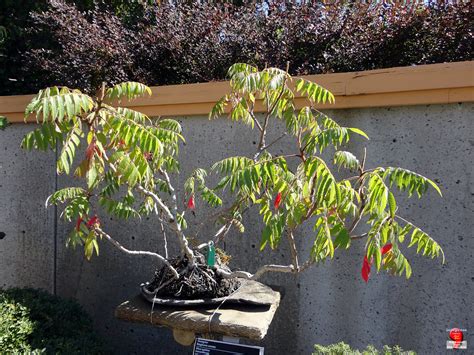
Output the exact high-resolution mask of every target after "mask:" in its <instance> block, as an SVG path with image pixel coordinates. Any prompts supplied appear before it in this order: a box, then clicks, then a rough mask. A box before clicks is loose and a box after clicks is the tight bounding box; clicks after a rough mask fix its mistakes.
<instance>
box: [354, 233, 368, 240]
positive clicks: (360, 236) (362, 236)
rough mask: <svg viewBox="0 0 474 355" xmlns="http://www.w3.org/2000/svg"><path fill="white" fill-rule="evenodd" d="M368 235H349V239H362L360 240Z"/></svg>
mask: <svg viewBox="0 0 474 355" xmlns="http://www.w3.org/2000/svg"><path fill="white" fill-rule="evenodd" d="M368 235H369V234H368V233H364V234H360V235H351V237H350V238H351V239H362V238H365V237H367V236H368Z"/></svg>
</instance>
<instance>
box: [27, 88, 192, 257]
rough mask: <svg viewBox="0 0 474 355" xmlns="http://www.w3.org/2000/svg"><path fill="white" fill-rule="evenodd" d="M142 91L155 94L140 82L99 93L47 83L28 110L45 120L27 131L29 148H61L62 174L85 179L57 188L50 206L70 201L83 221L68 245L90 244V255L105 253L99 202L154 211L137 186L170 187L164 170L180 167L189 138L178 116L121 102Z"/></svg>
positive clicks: (71, 212) (69, 213)
mask: <svg viewBox="0 0 474 355" xmlns="http://www.w3.org/2000/svg"><path fill="white" fill-rule="evenodd" d="M143 95H151V90H150V88H148V87H147V86H145V85H143V84H141V83H136V82H124V83H119V84H117V85H115V86H112V87H109V88H107V87H105V86H104V87H103V89H102V90H100V91H99V94H98V96H97V97H93V96H90V95H88V94H85V93H83V92H81V91H79V90H71V89H69V88H67V87H51V88H46V89H44V90H40V91H39V93H38V94H37V95H36V96H35V97H34V98H33V99H32V101H31V103H30V104H29V105H28V106H27V108H26V112H25V114H26V116H29V115H35V116H36V119H37V122H38V123H41V125H40V126H39V127H38V128H36V129H35V130H33V131H31V132H29V133H28V134H26V136H25V137H24V139H23V142H22V146H23V148H25V149H27V150H32V149H39V150H47V149H52V150H54V151H57V152H58V160H57V164H56V165H57V172H58V174H66V175H70V174H71V175H72V174H73V175H74V176H76V177H79V178H81V179H82V181H83V182H84V186H77V187H65V188H63V189H60V190H58V191H56V192H55V193H53V194H52V195H51V196H50V197H49V198H48V200H47V201H46V205H48V204H55V205H59V204H61V205H64V209H63V211H62V213H61V216H62V217H63V218H64V219H65V220H66V221H69V222H75V223H76V225H75V228H74V229H73V230H72V231H71V233H70V235H69V238H68V244H69V245H72V246H76V245H83V246H84V250H85V254H86V257H87V258H90V257H91V256H92V254H93V253H94V252H95V253H96V254H98V253H99V245H98V240H97V239H98V235H97V233H96V231H95V228H94V226H95V225H100V223H101V221H100V219H98V218H97V217H96V216H95V215H96V213H97V208H98V206H101V207H102V208H103V209H104V210H105V211H107V212H108V213H109V214H111V215H113V216H116V217H119V218H124V219H127V218H131V217H140V216H142V215H147V214H149V213H151V212H154V210H155V207H156V206H155V202H154V201H153V200H152V199H150V197H148V196H147V197H145V196H143V195H142V194H137V187H138V186H140V187H141V188H145V189H148V190H150V191H155V190H156V191H157V192H163V191H164V192H167V193H168V194H169V190H168V191H166V184H163V181H162V180H160V179H159V178H158V177H157V174H158V172H163V171H168V172H177V171H178V169H179V164H178V161H177V160H176V156H177V153H178V147H179V142H181V141H183V140H184V138H183V136H182V135H181V126H180V125H179V123H178V122H177V121H174V120H171V119H157V120H153V121H152V120H151V119H150V118H148V117H147V116H146V115H144V114H143V113H140V112H138V111H135V110H132V109H130V108H124V107H117V106H115V104H117V102H120V101H121V100H133V99H135V98H137V97H139V96H143ZM93 202H96V203H93Z"/></svg>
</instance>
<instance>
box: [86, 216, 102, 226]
mask: <svg viewBox="0 0 474 355" xmlns="http://www.w3.org/2000/svg"><path fill="white" fill-rule="evenodd" d="M95 225H97V226H100V219H99V217H97V216H94V217H92V218H91V219H89V220H88V221H87V223H86V226H87V228H89V229H90V228H91V227H93V226H95Z"/></svg>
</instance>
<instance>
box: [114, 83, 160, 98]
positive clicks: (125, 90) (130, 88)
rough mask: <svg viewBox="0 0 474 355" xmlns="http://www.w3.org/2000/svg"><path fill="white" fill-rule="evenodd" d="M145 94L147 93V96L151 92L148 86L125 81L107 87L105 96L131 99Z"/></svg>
mask: <svg viewBox="0 0 474 355" xmlns="http://www.w3.org/2000/svg"><path fill="white" fill-rule="evenodd" d="M145 94H148V95H149V96H151V94H152V92H151V89H150V88H149V87H148V86H146V85H144V84H142V83H137V82H134V81H127V82H124V83H120V84H117V85H114V86H113V87H111V88H109V89H107V91H106V94H105V97H106V98H107V99H108V100H115V99H118V100H120V99H122V98H127V99H128V100H132V99H135V98H137V97H140V96H144V95H145Z"/></svg>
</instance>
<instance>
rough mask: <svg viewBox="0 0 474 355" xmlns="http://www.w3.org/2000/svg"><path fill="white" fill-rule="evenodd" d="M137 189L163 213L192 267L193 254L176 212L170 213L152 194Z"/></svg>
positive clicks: (139, 187) (143, 189)
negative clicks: (150, 199)
mask: <svg viewBox="0 0 474 355" xmlns="http://www.w3.org/2000/svg"><path fill="white" fill-rule="evenodd" d="M137 189H138V191H140V192H142V193H144V194H145V195H147V196H150V197H151V198H152V199H153V200H154V201H155V203H156V204H157V205H158V207H159V208H160V210H161V211H162V212H163V214H164V215H165V217H166V218H167V220H168V223H169V225H170V228H171V229H172V230H173V231H174V232H175V233H176V235H177V236H178V241H179V244H180V247H181V252H182V253H183V254H184V255H186V256H187V257H188V262H189V263H190V264H191V265H193V264H194V253H193V251H192V250H191V248H189V245H188V240H187V238H186V236H185V235H184V232H183V230H182V229H181V226H180V225H179V223H178V220H177V217H176V215H177V212H176V211H174V213H173V212H171V211H170V209H169V208H168V206H166V205H165V203H164V202H163V201H162V200H161V199H160V198H159V197H158V195H156V194H155V193H154V192H152V191H149V190H147V189H145V188H144V187H143V186H138V187H137ZM174 196H175V198H176V195H174Z"/></svg>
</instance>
